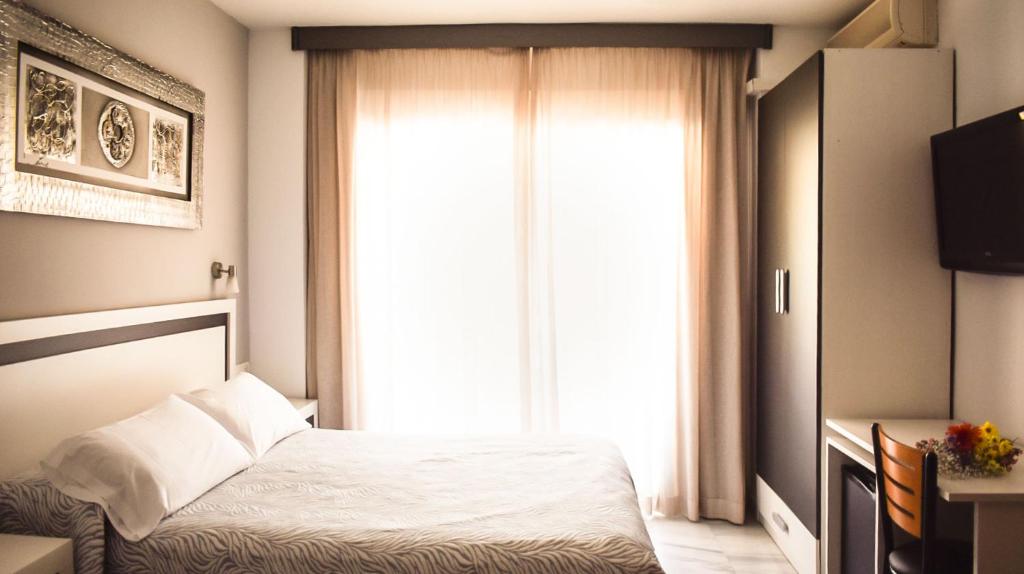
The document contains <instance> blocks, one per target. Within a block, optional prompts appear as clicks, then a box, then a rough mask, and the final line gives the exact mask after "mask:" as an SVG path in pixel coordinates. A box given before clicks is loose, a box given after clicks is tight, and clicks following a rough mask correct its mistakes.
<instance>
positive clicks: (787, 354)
mask: <svg viewBox="0 0 1024 574" xmlns="http://www.w3.org/2000/svg"><path fill="white" fill-rule="evenodd" d="M822 62H823V58H822V54H821V53H819V54H817V55H815V56H814V57H813V58H811V59H810V60H808V61H807V62H806V63H804V64H803V65H802V66H801V67H800V68H799V69H797V70H796V71H795V72H793V74H791V75H790V76H789V77H788V78H786V80H784V81H783V82H782V83H780V84H779V85H778V86H776V87H775V88H774V89H772V91H771V92H769V93H768V94H766V95H765V96H764V97H762V98H761V100H760V102H759V111H758V114H759V126H758V140H759V141H758V270H757V273H758V350H757V353H758V367H757V405H758V406H757V474H758V475H760V476H761V478H762V479H763V480H764V481H765V482H766V483H767V484H768V486H770V487H771V488H772V490H774V491H775V492H776V493H777V494H778V495H779V496H780V497H781V498H782V499H783V500H784V501H785V502H786V504H787V505H788V506H789V508H790V509H791V510H792V511H793V512H794V513H795V514H796V515H797V517H798V518H799V519H800V521H801V522H803V524H804V526H805V527H806V528H807V529H808V530H809V531H810V532H811V533H812V534H814V535H815V536H817V535H818V500H819V498H818V492H819V484H820V483H819V476H818V469H819V465H818V459H819V456H820V451H819V449H818V433H819V427H820V425H819V417H820V413H819V405H820V401H819V391H818V389H819V384H818V356H819V353H818V324H819V318H818V309H819V305H818V303H819V299H818V293H819V263H820V261H819V249H820V246H819V241H820V235H819V229H820V226H819V221H820V214H819V204H820V203H819V202H820V192H819V190H820V178H819V177H818V175H817V174H819V173H820V165H821V164H820V157H821V156H820V153H821V152H820V148H821V146H820V137H821V136H820V133H821V130H820V121H821V120H820V106H821V74H822ZM778 272H784V273H785V279H784V280H786V281H788V289H784V290H783V292H782V293H781V294H780V293H777V291H778V290H777V289H775V288H774V286H775V285H776V274H777V273H778ZM783 287H787V286H783ZM780 295H781V296H782V298H783V299H786V300H785V301H782V302H778V301H777V300H776V299H777V298H778V297H779V296H780ZM780 304H783V305H784V306H786V307H787V309H786V310H785V311H784V312H780V310H779V305H780Z"/></svg>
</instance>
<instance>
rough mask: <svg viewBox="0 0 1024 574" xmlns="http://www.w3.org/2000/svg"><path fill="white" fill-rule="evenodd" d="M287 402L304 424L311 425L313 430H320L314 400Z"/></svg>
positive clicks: (317, 411)
mask: <svg viewBox="0 0 1024 574" xmlns="http://www.w3.org/2000/svg"><path fill="white" fill-rule="evenodd" d="M288 401H289V402H290V403H291V404H292V406H293V407H295V410H297V411H299V414H300V415H302V418H304V419H306V422H308V423H309V424H311V425H313V428H320V410H319V407H318V406H317V401H316V399H288Z"/></svg>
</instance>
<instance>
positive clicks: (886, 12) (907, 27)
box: [828, 0, 939, 48]
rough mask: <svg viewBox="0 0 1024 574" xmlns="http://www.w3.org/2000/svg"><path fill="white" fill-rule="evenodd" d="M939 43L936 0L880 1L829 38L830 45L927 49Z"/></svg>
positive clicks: (838, 46)
mask: <svg viewBox="0 0 1024 574" xmlns="http://www.w3.org/2000/svg"><path fill="white" fill-rule="evenodd" d="M938 42H939V22H938V12H937V8H936V0H876V1H875V2H873V3H872V4H871V5H870V6H868V7H867V8H865V9H864V11H863V12H861V13H860V14H858V15H857V17H856V18H854V19H853V20H851V21H850V23H849V24H847V25H846V26H844V27H843V29H842V30H840V31H839V32H836V35H835V36H832V38H831V39H830V40H829V41H828V47H829V48H926V47H932V46H935V45H936V44H937V43H938Z"/></svg>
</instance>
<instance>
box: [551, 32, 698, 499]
mask: <svg viewBox="0 0 1024 574" xmlns="http://www.w3.org/2000/svg"><path fill="white" fill-rule="evenodd" d="M700 62H701V60H700V57H699V56H698V55H697V54H695V53H694V52H692V51H689V50H652V49H564V50H540V51H538V52H537V57H536V59H535V61H534V74H535V78H536V121H535V131H534V138H533V140H534V171H533V186H532V193H533V196H534V197H535V198H537V199H536V201H535V203H534V205H535V207H536V210H537V211H538V213H535V214H534V216H533V219H534V221H537V222H538V225H540V224H543V226H544V228H542V229H538V230H537V232H536V233H535V236H536V238H537V244H538V248H537V250H536V255H535V257H534V260H535V261H536V262H537V263H538V266H541V265H545V266H546V265H549V266H550V269H551V277H550V282H549V285H550V287H549V288H550V293H548V294H546V296H547V297H550V300H551V301H552V309H551V312H552V314H553V317H554V318H553V324H554V330H555V336H554V343H553V344H554V362H555V365H556V367H555V368H556V369H557V376H556V380H557V389H558V397H559V403H558V404H559V408H558V421H559V428H560V430H562V431H563V432H576V433H586V434H594V435H601V436H605V437H607V438H610V439H612V440H614V441H616V442H617V443H618V444H619V447H620V448H621V449H622V451H623V454H624V455H625V457H626V460H627V462H628V463H629V466H630V471H631V472H632V474H633V479H634V482H635V484H636V487H637V491H638V493H639V494H640V496H641V499H642V500H643V501H644V503H645V506H646V507H647V508H648V509H649V510H650V509H655V510H659V511H664V512H669V513H678V512H679V509H680V507H681V504H680V501H679V497H680V495H681V493H685V492H687V491H688V489H687V485H686V484H685V481H686V478H687V477H688V476H690V474H691V473H687V472H685V468H683V469H681V468H680V466H681V465H687V464H689V465H691V466H692V467H693V470H695V459H693V458H692V457H691V456H689V455H690V454H691V453H693V454H695V453H696V450H695V449H693V448H692V447H695V446H696V441H697V437H698V425H697V418H696V400H697V397H696V393H695V392H694V389H695V386H694V385H691V384H687V382H688V381H691V380H695V379H694V373H693V369H692V368H691V367H692V365H693V364H694V361H693V359H694V349H693V345H692V343H693V337H694V333H693V332H692V329H691V328H690V327H689V325H690V324H691V317H690V316H689V311H690V310H691V309H692V307H693V301H691V300H690V298H691V296H692V295H693V291H692V289H689V285H690V279H691V273H692V272H691V270H690V269H689V265H688V263H689V261H690V259H691V257H692V253H691V252H690V251H688V250H687V249H686V247H687V245H688V242H687V235H688V233H690V232H691V231H692V230H691V229H690V228H689V226H688V221H687V213H686V212H687V206H686V201H687V193H686V190H687V180H688V178H689V179H690V180H691V181H693V180H694V179H696V180H697V181H699V173H700V170H699V166H700V163H699V162H697V163H696V164H695V163H694V161H693V159H695V158H699V157H700V154H701V150H700V128H701V122H700V99H701V92H700V90H697V89H694V87H696V86H699V85H700V68H699V64H700ZM548 257H550V262H547V261H545V259H546V258H548ZM532 320H534V321H536V322H543V321H545V320H546V317H542V316H539V317H533V318H532ZM688 439H692V443H691V444H688V442H689V441H688ZM692 474H695V472H694V473H692ZM680 483H682V484H680ZM693 502H694V503H695V501H693Z"/></svg>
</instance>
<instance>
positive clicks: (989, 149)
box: [931, 107, 1024, 274]
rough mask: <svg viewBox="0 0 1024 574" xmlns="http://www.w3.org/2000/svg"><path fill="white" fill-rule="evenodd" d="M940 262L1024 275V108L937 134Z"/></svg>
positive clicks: (935, 166) (947, 265) (934, 140)
mask: <svg viewBox="0 0 1024 574" xmlns="http://www.w3.org/2000/svg"><path fill="white" fill-rule="evenodd" d="M931 143H932V172H933V175H934V184H935V208H936V214H937V216H938V224H939V263H940V264H941V265H942V266H943V267H945V268H946V269H958V270H964V271H980V272H988V273H1015V274H1024V107H1020V108H1017V109H1014V110H1009V111H1006V112H1003V113H1001V114H997V115H994V116H992V117H989V118H985V119H983V120H979V121H976V122H974V123H970V124H967V125H964V126H961V127H958V128H956V129H953V130H950V131H947V132H943V133H941V134H936V135H934V136H932V140H931Z"/></svg>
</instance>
